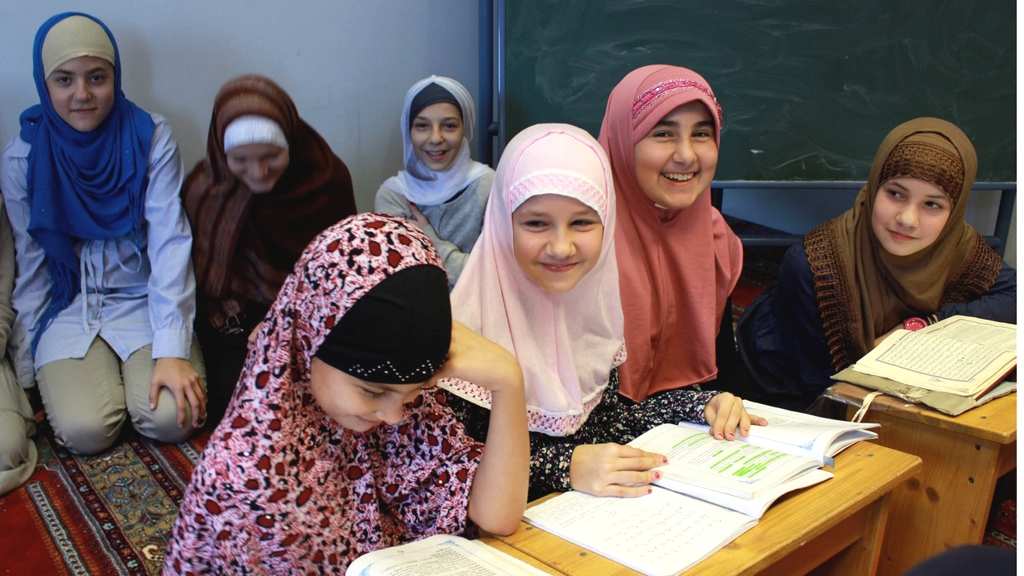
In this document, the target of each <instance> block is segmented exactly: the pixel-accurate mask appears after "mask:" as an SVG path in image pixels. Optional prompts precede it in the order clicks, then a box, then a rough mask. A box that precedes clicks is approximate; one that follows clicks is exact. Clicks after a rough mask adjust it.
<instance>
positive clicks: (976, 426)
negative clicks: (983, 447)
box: [829, 382, 1017, 444]
mask: <svg viewBox="0 0 1024 576" xmlns="http://www.w3.org/2000/svg"><path fill="white" fill-rule="evenodd" d="M829 390H830V391H831V393H832V394H834V395H836V396H838V397H839V398H841V399H842V400H844V401H847V402H850V403H851V404H850V405H851V406H855V407H859V406H860V405H861V402H862V401H863V399H864V396H865V395H866V394H868V393H869V392H870V390H868V389H866V388H864V387H862V386H858V385H857V384H852V383H850V382H838V383H836V384H833V385H832V386H831V387H830V388H829ZM871 410H874V411H878V412H885V413H886V414H888V415H889V416H891V417H893V418H901V419H903V420H909V421H912V422H920V423H924V424H927V425H929V426H936V427H938V428H942V429H946V430H953V431H955V432H959V433H962V434H966V435H968V436H972V437H974V438H979V439H982V440H989V441H992V442H996V443H999V444H1009V443H1011V442H1016V440H1017V392H1011V393H1009V394H1007V395H1006V396H1002V397H1000V398H996V399H994V400H992V401H991V402H987V403H985V404H982V405H981V406H978V407H975V408H972V409H970V410H968V411H966V412H964V413H962V414H960V415H959V416H950V415H948V414H943V413H942V412H939V411H938V410H935V409H933V408H930V407H928V406H925V405H922V404H914V403H911V402H907V401H906V400H902V399H900V398H896V397H893V396H888V395H884V394H883V395H882V396H878V397H876V398H875V399H874V400H873V401H872V402H871V408H870V409H869V411H871ZM1011 417H1012V422H1013V424H1012V426H1010V425H1009V422H1008V421H1009V419H1010V418H1011ZM995 427H998V429H996V428H995Z"/></svg>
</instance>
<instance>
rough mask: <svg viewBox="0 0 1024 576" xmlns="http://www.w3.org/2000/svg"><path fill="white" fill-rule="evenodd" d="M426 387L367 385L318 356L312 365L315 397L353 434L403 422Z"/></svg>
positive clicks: (311, 376)
mask: <svg viewBox="0 0 1024 576" xmlns="http://www.w3.org/2000/svg"><path fill="white" fill-rule="evenodd" d="M424 384H426V382H419V383H416V384H376V383H373V382H366V381H364V380H360V379H358V378H356V377H354V376H351V375H349V374H347V373H345V372H342V371H341V370H338V369H337V368H335V367H333V366H331V365H330V364H327V363H326V362H324V361H323V360H320V359H319V358H316V357H314V358H313V360H312V363H311V365H310V378H309V387H310V390H311V392H312V393H313V398H315V399H316V402H317V404H319V405H320V408H322V409H323V411H324V412H326V413H327V415H328V416H330V417H331V418H333V419H334V420H335V421H336V422H337V423H338V424H341V426H342V427H343V428H346V429H348V430H352V431H353V432H366V431H367V430H370V429H371V428H374V427H376V426H378V425H379V424H381V423H382V422H385V423H388V424H398V423H399V422H401V421H402V419H403V418H404V417H405V405H406V404H407V403H409V402H412V401H413V400H415V399H416V397H417V396H419V394H420V390H421V389H422V388H423V385H424Z"/></svg>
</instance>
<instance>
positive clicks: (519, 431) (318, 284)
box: [164, 214, 529, 574]
mask: <svg viewBox="0 0 1024 576" xmlns="http://www.w3.org/2000/svg"><path fill="white" fill-rule="evenodd" d="M440 377H455V378H466V379H472V380H473V381H474V382H479V381H485V382H488V386H489V387H490V388H491V392H492V394H493V395H494V396H495V397H496V398H497V400H496V401H497V402H498V403H499V404H500V407H499V408H498V409H497V410H496V411H494V415H493V416H494V417H492V420H491V425H492V426H498V427H500V429H501V430H502V433H501V434H497V435H495V437H494V439H493V441H492V442H491V443H489V444H488V449H489V451H490V452H494V455H493V456H492V457H491V458H490V459H488V458H487V457H486V456H484V455H483V452H482V450H483V445H481V444H479V443H477V442H474V441H473V440H471V439H470V438H468V437H467V436H466V435H465V434H464V431H463V428H462V426H461V425H459V424H458V423H456V421H455V419H454V417H453V415H452V413H451V412H450V410H449V409H448V408H447V407H446V406H445V405H444V404H443V395H441V394H439V393H438V392H436V391H435V390H434V389H432V388H433V382H434V381H435V380H436V379H437V378H440ZM525 413H526V409H525V400H524V395H523V383H522V372H521V371H520V370H519V366H518V364H517V363H516V362H515V359H514V358H513V357H512V356H511V355H510V354H508V353H507V352H505V351H504V350H503V349H501V348H500V347H498V346H497V345H495V344H493V343H491V342H489V341H487V340H484V339H483V338H481V337H478V336H476V335H474V334H473V333H472V332H470V331H469V330H467V329H465V328H464V327H463V326H462V325H460V324H455V325H453V324H452V321H451V309H450V306H449V304H448V289H447V279H446V277H445V274H444V270H443V269H442V268H441V265H440V259H439V257H438V255H437V252H436V251H435V250H434V248H433V246H432V245H431V243H430V241H429V240H428V239H427V237H426V236H425V235H423V234H422V233H421V232H419V231H418V230H416V229H415V227H413V226H411V225H410V224H407V223H405V222H403V221H401V220H400V219H396V218H393V217H390V216H384V215H381V214H360V215H357V216H353V217H350V218H348V219H346V220H343V221H342V222H340V223H338V224H336V225H335V226H333V227H331V228H328V229H327V230H326V231H324V232H323V233H322V234H320V235H319V236H318V237H317V238H316V239H314V240H313V242H312V244H310V246H309V247H308V248H307V249H306V251H305V252H304V253H303V255H302V256H301V258H300V259H299V262H298V263H297V264H296V267H295V271H294V272H293V273H292V275H291V276H289V278H288V279H287V280H286V281H285V283H284V286H283V287H282V289H281V292H280V294H279V296H278V298H277V301H276V302H275V303H274V306H273V307H272V308H271V311H270V313H269V314H268V316H267V318H266V320H265V321H264V323H263V326H262V327H261V328H260V330H259V332H258V334H257V337H256V342H255V344H254V345H253V346H252V348H251V349H250V352H249V356H248V358H247V360H246V363H245V367H244V368H243V372H242V377H241V379H240V381H239V384H238V388H237V389H236V392H235V395H234V397H233V398H232V400H231V404H230V405H229V407H228V412H227V414H226V416H225V417H224V419H223V420H222V421H221V424H220V426H218V427H217V429H216V431H215V432H214V434H213V436H212V438H211V439H210V443H209V445H208V446H207V448H206V450H205V451H204V452H203V455H202V457H201V458H200V461H199V463H198V465H197V466H196V470H195V472H194V473H193V477H192V483H191V485H190V486H189V489H188V491H187V493H186V495H185V498H184V500H183V502H182V506H181V513H180V515H179V517H178V520H177V522H176V524H175V527H174V531H173V535H172V540H171V543H170V546H169V548H168V553H167V559H166V561H165V564H164V566H165V568H164V571H165V573H167V574H183V573H190V572H203V573H207V572H209V573H241V572H281V573H311V572H316V573H329V574H342V573H344V572H345V569H346V567H347V566H348V564H349V563H350V562H351V561H352V560H353V559H355V558H356V557H357V556H360V555H362V554H364V553H366V552H370V551H372V550H376V549H378V548H384V547H387V546H394V545H397V544H401V543H403V542H408V541H412V540H417V539H420V538H424V537H427V536H431V535H434V534H442V533H447V534H458V533H461V532H464V531H465V530H466V527H467V523H468V521H469V520H472V521H473V522H475V523H476V524H477V525H479V526H480V527H481V528H483V529H485V530H487V531H491V532H495V531H496V532H498V533H510V532H512V531H513V530H514V529H515V528H516V526H518V523H519V519H520V517H521V516H522V512H523V509H524V507H525V503H526V486H527V479H528V463H527V459H528V454H529V441H528V437H527V432H526V418H525Z"/></svg>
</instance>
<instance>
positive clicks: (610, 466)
mask: <svg viewBox="0 0 1024 576" xmlns="http://www.w3.org/2000/svg"><path fill="white" fill-rule="evenodd" d="M667 463H668V459H667V458H665V457H664V456H662V455H661V454H655V453H653V452H645V451H643V450H640V449H639V448H633V447H632V446H622V445H620V444H611V443H609V444H581V445H579V446H577V447H576V448H575V449H574V450H573V451H572V460H570V463H569V483H570V484H571V485H572V489H573V490H576V491H578V492H586V493H587V494H593V495H594V496H618V497H626V498H635V497H637V496H646V495H648V494H650V493H651V486H650V484H651V483H652V482H654V481H655V480H657V479H659V478H661V472H656V471H654V470H651V468H656V467H658V466H664V465H665V464H667Z"/></svg>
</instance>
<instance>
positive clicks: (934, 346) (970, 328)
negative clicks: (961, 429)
mask: <svg viewBox="0 0 1024 576" xmlns="http://www.w3.org/2000/svg"><path fill="white" fill-rule="evenodd" d="M1016 366H1017V326H1016V325H1014V324H1007V323H1004V322H995V321H992V320H985V319H982V318H973V317H970V316H952V317H950V318H946V319H945V320H942V321H940V322H936V323H935V324H932V325H931V326H928V327H926V328H922V329H921V330H918V331H916V332H910V331H907V330H897V331H896V332H894V333H893V334H892V335H890V336H889V337H888V338H886V339H885V340H883V341H882V343H881V344H879V345H878V346H876V347H875V348H874V350H872V351H871V352H868V353H867V354H866V355H865V356H864V357H863V358H861V359H860V360H858V361H857V362H856V363H855V364H854V365H853V366H852V367H851V368H852V370H853V371H854V372H859V373H861V374H867V375H870V376H876V377H881V378H887V379H889V380H894V381H896V382H899V383H901V384H907V385H911V386H916V387H918V388H923V389H925V390H933V391H936V392H943V393H947V394H955V395H959V396H968V397H971V398H978V397H980V396H982V395H983V394H985V393H986V392H987V391H988V390H990V389H991V388H993V387H994V386H995V385H996V384H998V383H999V382H1001V381H1002V380H1003V379H1004V378H1006V376H1007V375H1008V374H1009V373H1010V372H1012V371H1013V370H1014V369H1015V368H1016ZM844 372H845V371H844ZM843 379H844V380H847V381H850V382H854V383H855V384H857V383H860V382H857V379H856V377H855V376H854V377H853V378H851V377H850V375H849V374H848V373H846V374H845V376H844V378H843Z"/></svg>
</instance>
